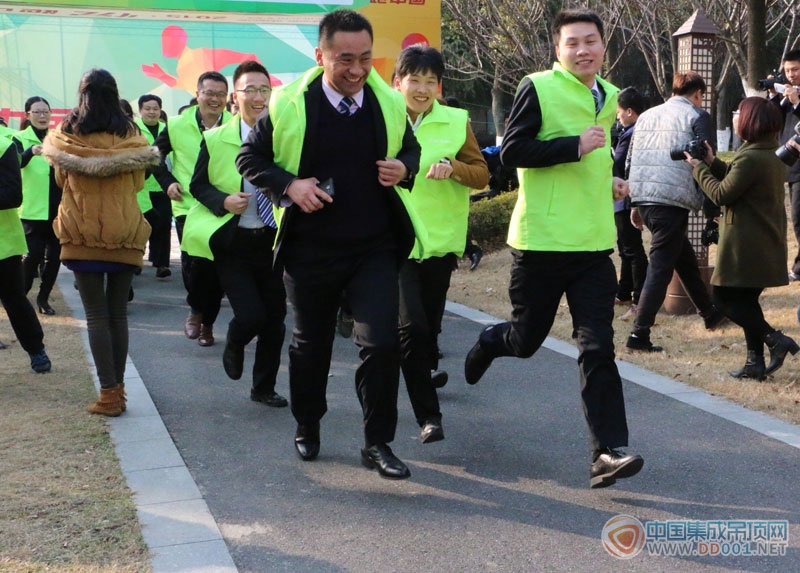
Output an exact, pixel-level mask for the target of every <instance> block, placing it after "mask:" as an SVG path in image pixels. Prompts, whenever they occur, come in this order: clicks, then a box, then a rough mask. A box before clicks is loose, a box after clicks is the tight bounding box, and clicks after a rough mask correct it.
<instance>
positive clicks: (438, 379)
mask: <svg viewBox="0 0 800 573" xmlns="http://www.w3.org/2000/svg"><path fill="white" fill-rule="evenodd" d="M431 384H432V385H433V387H434V388H444V387H445V386H446V385H447V372H445V371H444V370H434V371H433V372H431Z"/></svg>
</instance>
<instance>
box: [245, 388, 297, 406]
mask: <svg viewBox="0 0 800 573" xmlns="http://www.w3.org/2000/svg"><path fill="white" fill-rule="evenodd" d="M250 399H251V400H252V401H253V402H261V403H262V404H266V405H267V406H270V407H272V408H285V407H286V406H288V405H289V401H288V400H287V399H286V398H284V397H283V396H281V395H280V394H278V393H277V392H275V391H272V392H264V393H263V394H260V393H257V392H253V391H250Z"/></svg>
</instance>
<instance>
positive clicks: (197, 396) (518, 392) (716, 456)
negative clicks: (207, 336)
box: [59, 268, 800, 572]
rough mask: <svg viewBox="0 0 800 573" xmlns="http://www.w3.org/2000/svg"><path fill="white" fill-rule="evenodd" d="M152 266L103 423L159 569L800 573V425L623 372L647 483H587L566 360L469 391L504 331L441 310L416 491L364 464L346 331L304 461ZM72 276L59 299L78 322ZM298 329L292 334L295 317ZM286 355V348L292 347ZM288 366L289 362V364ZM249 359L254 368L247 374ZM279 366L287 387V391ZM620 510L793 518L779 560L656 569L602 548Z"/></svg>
mask: <svg viewBox="0 0 800 573" xmlns="http://www.w3.org/2000/svg"><path fill="white" fill-rule="evenodd" d="M153 274H154V269H151V268H145V270H144V272H143V274H142V276H140V277H137V278H136V279H135V281H134V287H135V289H136V298H135V299H134V301H133V302H132V303H131V304H130V307H129V308H130V317H129V321H130V323H129V324H130V331H131V344H130V357H131V362H130V363H129V366H128V376H127V377H126V389H127V390H128V394H129V402H128V404H129V408H128V411H127V413H126V414H125V415H123V416H121V417H120V418H117V419H110V420H109V425H110V428H111V434H112V438H113V440H114V443H115V444H116V447H117V452H118V455H119V458H120V462H121V465H122V468H123V471H124V473H125V475H126V477H127V480H128V484H129V485H130V487H131V489H132V490H133V492H134V497H135V501H136V504H137V507H138V512H139V517H140V520H141V522H142V526H143V533H144V537H145V541H146V542H147V544H148V546H149V547H150V550H151V552H152V555H153V558H152V564H153V568H154V571H156V572H162V571H203V572H211V571H215V572H216V571H221V572H228V571H237V570H238V571H243V572H250V571H252V572H272V571H336V572H342V571H417V570H427V571H534V570H535V571H539V570H574V571H585V570H590V569H591V570H593V571H619V570H631V571H677V570H680V571H708V570H743V571H800V551H798V547H800V541H799V539H800V526H799V525H798V524H800V480H798V478H797V476H798V475H800V472H798V469H800V463H798V453H800V452H798V448H800V428H797V427H795V426H792V425H790V424H786V423H783V422H780V421H778V420H775V419H773V418H770V417H768V416H766V415H763V414H760V413H757V412H752V411H750V410H747V409H744V408H741V407H739V406H736V405H734V404H731V403H729V402H727V401H725V400H722V399H720V398H717V397H713V396H710V395H707V394H705V393H703V392H701V391H699V390H696V389H694V388H692V387H689V386H686V385H684V384H681V383H679V382H675V381H672V380H669V379H666V378H663V377H660V376H657V375H654V374H652V373H650V372H647V371H645V370H642V369H640V368H637V367H635V366H632V365H630V364H626V363H624V362H620V363H619V367H620V371H621V373H622V375H623V377H624V379H625V380H624V385H625V392H626V398H627V404H628V417H629V424H630V428H631V448H630V450H631V451H636V452H637V453H640V454H642V455H643V456H644V458H645V467H644V469H643V470H642V472H641V473H640V474H639V475H638V476H636V477H634V478H632V479H629V480H623V481H620V482H618V484H617V485H616V486H614V487H611V488H608V489H604V490H590V489H589V475H588V470H589V457H588V448H587V439H586V430H585V424H584V421H583V415H582V411H581V405H580V400H579V395H578V376H577V369H576V366H575V361H574V358H575V355H576V351H575V349H574V347H573V346H572V345H569V344H566V343H562V342H559V341H555V340H552V339H548V341H547V343H546V344H545V347H544V348H543V349H542V350H540V351H539V352H538V353H537V354H536V356H535V357H533V358H532V359H529V360H517V359H501V360H497V361H496V362H495V364H494V365H493V366H492V368H491V369H490V370H489V372H488V373H487V375H486V376H485V378H484V380H482V381H481V382H480V384H478V385H476V386H474V387H470V386H467V385H466V384H465V383H464V380H463V358H464V355H465V353H466V351H467V350H468V349H469V347H470V346H471V344H472V343H473V342H474V340H475V339H476V336H477V334H478V332H479V331H480V329H481V325H482V324H487V323H491V322H495V319H493V318H492V317H489V316H487V315H485V314H483V313H478V312H476V311H472V310H470V309H468V308H466V307H463V306H460V305H456V304H450V305H448V313H447V315H446V318H445V323H444V327H443V334H442V344H441V345H442V349H443V351H444V352H445V359H444V361H443V367H444V368H445V369H447V370H448V371H449V372H450V383H449V384H448V386H446V387H445V388H444V389H443V390H441V391H440V396H441V402H442V409H443V413H444V428H445V433H446V436H447V438H446V440H445V441H443V442H440V443H437V444H431V445H424V446H423V445H421V444H420V443H419V441H418V439H417V435H418V428H417V427H416V424H415V423H414V420H413V415H412V413H411V408H410V405H409V404H408V400H407V397H406V395H405V391H404V389H403V388H401V399H400V403H399V411H400V421H399V424H398V430H397V437H396V439H395V441H394V443H393V444H392V447H393V449H394V450H395V452H396V453H397V454H398V455H399V456H400V457H401V458H402V459H403V460H404V461H406V462H407V463H408V465H409V467H410V469H411V471H412V477H411V479H410V480H406V481H403V482H391V481H386V480H381V479H379V478H378V476H377V474H376V473H375V472H369V471H367V470H365V469H364V468H362V467H361V465H360V462H359V447H360V446H361V439H362V433H361V423H360V408H359V406H358V401H357V399H356V397H355V396H354V393H355V391H354V387H353V373H354V371H355V368H356V367H357V364H358V355H357V348H356V347H355V346H354V345H353V344H352V343H351V342H350V341H349V340H345V339H342V338H340V337H337V340H336V343H335V347H334V358H333V363H332V366H331V373H330V380H329V388H328V401H329V412H328V414H327V415H326V416H325V418H324V419H323V421H322V450H321V454H320V457H319V458H318V460H316V461H315V462H311V463H304V462H302V461H301V460H299V458H298V457H297V456H296V454H295V453H294V449H293V446H292V437H293V435H294V428H295V424H294V421H293V419H292V417H291V413H290V412H289V410H288V409H271V408H267V407H266V406H264V405H262V404H257V403H254V402H251V401H250V400H249V381H248V380H247V379H246V378H247V376H246V375H245V376H244V377H243V379H242V380H240V381H238V382H233V381H231V380H228V379H227V377H226V376H225V374H224V372H223V370H222V363H221V355H222V349H223V342H222V341H223V340H224V337H225V330H226V325H227V322H228V320H229V319H230V316H231V313H230V308H229V307H228V306H227V303H225V306H224V308H223V312H222V313H221V314H220V317H219V320H218V321H217V328H216V336H217V340H218V342H217V344H216V345H215V346H213V347H210V348H201V347H200V346H198V345H197V344H196V343H195V342H194V341H189V340H187V339H186V338H185V337H184V336H183V332H182V325H183V320H184V318H185V316H186V307H185V303H184V300H183V299H184V298H185V293H184V291H183V287H182V285H181V281H180V276H179V275H178V274H177V273H176V274H175V275H174V276H173V278H172V279H171V280H170V281H166V282H161V281H157V280H155V279H154V276H153ZM71 282H72V278H71V274H69V273H62V274H61V275H60V277H59V285H60V287H61V289H62V291H63V292H64V294H65V298H66V299H67V302H68V304H69V305H70V306H71V307H72V309H73V311H74V312H75V315H76V316H77V317H79V318H82V309H81V307H80V302H79V300H78V297H77V292H76V291H74V290H73V289H72V285H71ZM287 326H288V329H289V330H291V321H287ZM287 341H288V336H287ZM284 356H285V354H284ZM252 358H253V346H252V345H251V346H250V347H248V349H247V353H246V361H245V372H247V371H248V370H249V368H250V367H251V365H252ZM287 380H288V376H287V371H286V366H285V364H284V365H283V366H282V368H281V372H280V375H279V384H278V388H277V389H278V391H279V392H281V393H282V394H284V395H288V383H287ZM618 514H627V515H631V516H634V517H636V518H637V519H639V520H640V521H641V522H642V523H645V522H647V521H655V520H661V521H665V520H730V519H739V520H747V519H753V520H755V519H758V520H767V519H769V520H788V522H789V544H788V549H787V551H786V555H785V556H782V557H781V556H778V557H756V556H748V557H735V556H727V557H724V556H714V557H710V556H698V555H688V556H685V557H671V556H656V555H650V554H648V553H647V552H643V553H641V554H640V555H638V556H637V557H635V558H633V559H631V560H629V561H621V560H618V559H615V558H613V557H611V556H610V555H608V554H607V553H606V551H604V549H603V548H602V546H601V531H602V529H603V526H604V524H605V523H606V522H607V521H608V520H609V519H610V518H612V517H614V516H616V515H618Z"/></svg>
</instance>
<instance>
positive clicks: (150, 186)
mask: <svg viewBox="0 0 800 573" xmlns="http://www.w3.org/2000/svg"><path fill="white" fill-rule="evenodd" d="M134 121H135V122H136V125H138V126H139V129H140V130H141V131H142V135H144V136H145V137H146V138H147V141H148V143H149V144H150V145H153V144H154V143H155V141H156V138H155V137H153V134H152V133H150V130H149V129H148V128H147V126H146V125H145V124H144V121H142V118H141V117H137V118H136V119H135V120H134ZM164 125H165V124H163V123H162V122H160V121H159V122H158V133H161V132H162V131H163V130H164ZM150 193H163V191H162V190H161V185H159V184H158V181H156V178H155V177H154V176H153V175H151V176H150V177H148V178H147V179H145V180H144V187H142V190H141V191H139V192H138V193H137V194H136V201H137V202H138V203H139V208H141V210H142V213H147V212H148V211H149V210H150V209H152V208H153V201H152V200H151V199H150Z"/></svg>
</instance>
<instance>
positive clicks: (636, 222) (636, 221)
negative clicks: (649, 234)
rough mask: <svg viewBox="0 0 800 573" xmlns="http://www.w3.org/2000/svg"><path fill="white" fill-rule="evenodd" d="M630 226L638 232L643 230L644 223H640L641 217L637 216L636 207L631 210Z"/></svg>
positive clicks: (637, 210)
mask: <svg viewBox="0 0 800 573" xmlns="http://www.w3.org/2000/svg"><path fill="white" fill-rule="evenodd" d="M631 225H633V226H634V227H636V228H637V229H639V230H640V231H641V230H642V229H644V221H642V216H641V215H640V214H639V209H637V208H636V207H634V208H633V209H631Z"/></svg>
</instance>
